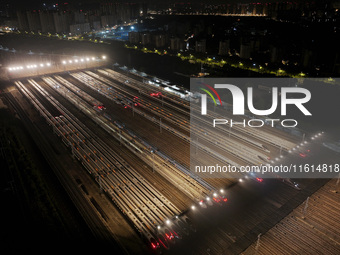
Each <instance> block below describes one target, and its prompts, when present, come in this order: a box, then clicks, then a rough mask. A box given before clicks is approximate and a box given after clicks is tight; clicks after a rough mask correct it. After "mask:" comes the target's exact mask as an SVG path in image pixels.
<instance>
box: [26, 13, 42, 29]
mask: <svg viewBox="0 0 340 255" xmlns="http://www.w3.org/2000/svg"><path fill="white" fill-rule="evenodd" d="M26 15H27V21H28V27H29V30H30V31H34V32H38V31H41V23H40V18H39V12H37V11H35V10H34V11H27V12H26Z"/></svg>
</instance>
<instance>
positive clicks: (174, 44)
mask: <svg viewBox="0 0 340 255" xmlns="http://www.w3.org/2000/svg"><path fill="white" fill-rule="evenodd" d="M170 49H171V50H183V49H184V42H183V41H182V40H181V39H179V38H178V37H175V38H171V39H170Z"/></svg>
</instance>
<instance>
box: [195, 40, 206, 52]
mask: <svg viewBox="0 0 340 255" xmlns="http://www.w3.org/2000/svg"><path fill="white" fill-rule="evenodd" d="M206 48H207V41H206V40H205V39H203V40H200V41H196V43H195V51H196V52H201V53H206Z"/></svg>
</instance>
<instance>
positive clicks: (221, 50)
mask: <svg viewBox="0 0 340 255" xmlns="http://www.w3.org/2000/svg"><path fill="white" fill-rule="evenodd" d="M229 51H230V40H225V41H220V43H219V47H218V55H220V56H226V55H228V54H229Z"/></svg>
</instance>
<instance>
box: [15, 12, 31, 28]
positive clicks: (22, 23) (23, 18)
mask: <svg viewBox="0 0 340 255" xmlns="http://www.w3.org/2000/svg"><path fill="white" fill-rule="evenodd" d="M17 17H18V28H19V30H22V31H28V30H29V26H28V20H27V14H26V12H25V11H17Z"/></svg>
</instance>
